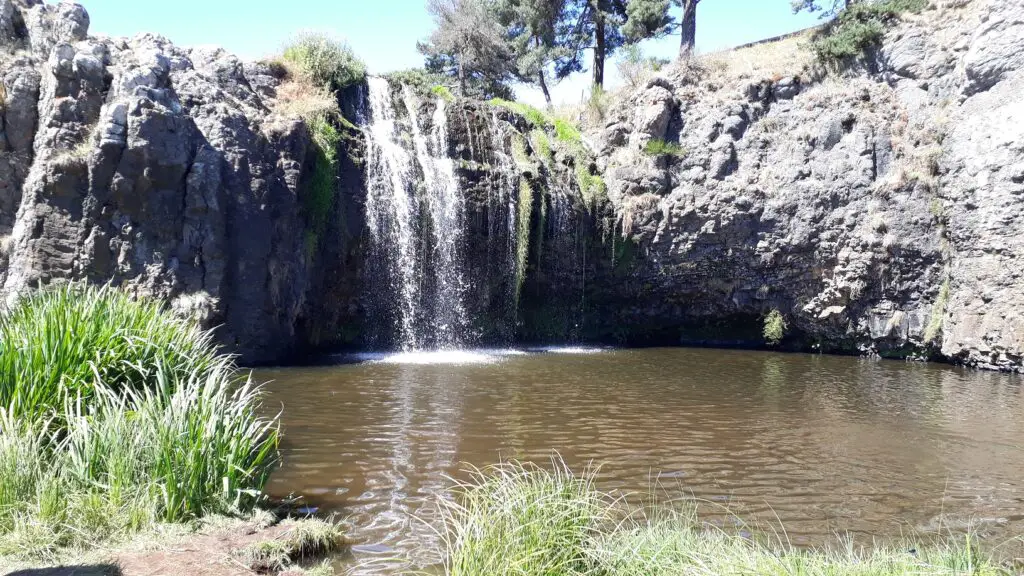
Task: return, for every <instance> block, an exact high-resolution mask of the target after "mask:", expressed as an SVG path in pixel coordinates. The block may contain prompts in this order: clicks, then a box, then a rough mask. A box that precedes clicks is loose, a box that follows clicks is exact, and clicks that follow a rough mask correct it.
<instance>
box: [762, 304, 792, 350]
mask: <svg viewBox="0 0 1024 576" xmlns="http://www.w3.org/2000/svg"><path fill="white" fill-rule="evenodd" d="M786 328H787V326H786V319H785V318H784V317H783V316H782V312H779V310H778V308H774V309H772V311H771V312H769V313H768V315H767V316H765V318H764V341H765V343H766V344H768V345H769V346H777V345H778V344H779V343H780V342H782V339H783V338H784V337H785V336H786Z"/></svg>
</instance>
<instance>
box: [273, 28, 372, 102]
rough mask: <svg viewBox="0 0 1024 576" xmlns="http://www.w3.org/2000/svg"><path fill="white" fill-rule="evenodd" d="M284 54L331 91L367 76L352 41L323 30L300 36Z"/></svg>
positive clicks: (318, 84) (311, 77)
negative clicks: (335, 38) (332, 35)
mask: <svg viewBox="0 0 1024 576" xmlns="http://www.w3.org/2000/svg"><path fill="white" fill-rule="evenodd" d="M282 57H283V58H284V60H285V61H286V62H290V63H292V64H294V65H295V66H297V67H298V68H300V69H301V70H302V71H304V72H305V73H306V74H308V75H309V78H310V80H311V81H312V83H313V84H314V85H315V86H322V87H325V88H327V89H328V90H331V91H336V90H343V89H345V88H347V87H349V86H351V85H353V84H356V83H358V82H362V81H363V80H364V79H365V78H366V65H365V64H363V62H362V60H360V59H359V58H358V57H356V55H355V54H354V53H353V52H352V50H351V49H350V48H349V47H348V45H346V44H344V43H342V42H338V41H336V40H333V39H331V38H330V37H328V36H325V35H322V34H306V35H302V36H299V37H298V38H296V39H295V40H294V41H292V42H291V44H289V45H288V46H287V47H285V49H284V54H283V56H282Z"/></svg>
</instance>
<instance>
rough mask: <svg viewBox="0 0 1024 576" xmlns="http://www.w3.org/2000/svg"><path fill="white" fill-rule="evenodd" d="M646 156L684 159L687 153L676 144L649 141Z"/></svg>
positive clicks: (645, 148)
mask: <svg viewBox="0 0 1024 576" xmlns="http://www.w3.org/2000/svg"><path fill="white" fill-rule="evenodd" d="M644 154H646V155H648V156H654V157H661V156H671V157H674V158H682V157H684V156H686V151H685V150H683V147H682V146H680V145H679V144H677V143H675V142H666V141H664V140H657V139H655V140H649V141H648V142H647V144H645V145H644Z"/></svg>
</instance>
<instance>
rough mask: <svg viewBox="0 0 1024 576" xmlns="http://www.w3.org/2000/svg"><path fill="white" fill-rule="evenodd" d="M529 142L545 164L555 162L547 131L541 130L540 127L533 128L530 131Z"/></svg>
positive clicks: (549, 164)
mask: <svg viewBox="0 0 1024 576" xmlns="http://www.w3.org/2000/svg"><path fill="white" fill-rule="evenodd" d="M530 144H532V145H533V149H534V151H536V152H537V155H538V156H540V158H541V160H542V161H543V162H544V164H545V165H546V166H549V167H550V166H551V165H552V164H554V162H555V155H554V152H553V151H552V150H551V140H550V139H549V138H548V133H547V132H545V131H543V130H541V129H540V128H534V129H533V130H531V131H530Z"/></svg>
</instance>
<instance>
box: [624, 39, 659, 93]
mask: <svg viewBox="0 0 1024 576" xmlns="http://www.w3.org/2000/svg"><path fill="white" fill-rule="evenodd" d="M669 62H670V61H669V60H666V59H664V58H655V57H653V56H650V57H649V56H645V55H644V53H643V50H642V49H641V48H640V46H638V45H637V44H629V45H627V46H626V47H624V48H623V49H622V52H621V53H620V56H619V61H618V63H617V64H616V67H617V68H618V69H619V73H620V74H622V77H623V78H624V79H625V80H626V82H628V83H629V85H630V86H632V87H634V88H635V87H637V86H639V85H640V84H643V83H644V82H646V81H647V79H648V78H650V77H651V76H652V75H653V74H655V73H657V72H659V71H661V69H662V68H664V67H665V66H666V65H668V64H669Z"/></svg>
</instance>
